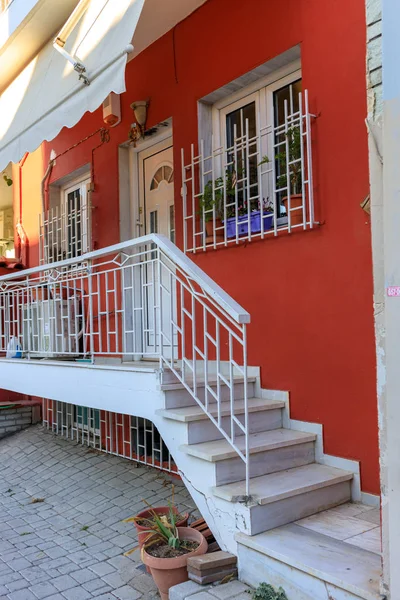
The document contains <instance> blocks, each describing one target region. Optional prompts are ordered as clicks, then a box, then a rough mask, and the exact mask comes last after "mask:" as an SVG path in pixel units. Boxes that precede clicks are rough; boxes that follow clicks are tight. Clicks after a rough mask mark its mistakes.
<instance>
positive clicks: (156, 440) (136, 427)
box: [42, 399, 178, 473]
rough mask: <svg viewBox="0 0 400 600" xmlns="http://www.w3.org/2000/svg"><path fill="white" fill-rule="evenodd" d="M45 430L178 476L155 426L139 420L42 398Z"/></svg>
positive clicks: (140, 418)
mask: <svg viewBox="0 0 400 600" xmlns="http://www.w3.org/2000/svg"><path fill="white" fill-rule="evenodd" d="M42 412H43V424H44V426H45V427H47V429H49V430H50V431H52V432H53V433H56V434H57V435H60V436H62V437H64V438H66V439H69V440H71V441H73V442H76V443H78V444H82V446H88V447H90V448H94V449H95V450H100V451H101V452H106V453H107V454H114V455H115V456H121V457H123V458H127V459H129V460H133V461H135V462H137V463H140V464H143V465H146V466H148V467H154V468H156V469H160V471H167V472H168V473H177V471H178V469H177V466H176V464H175V462H174V459H173V458H172V456H171V454H170V453H169V450H168V448H167V446H166V445H165V443H164V441H163V440H162V438H161V436H160V433H159V431H158V430H157V428H156V427H155V425H154V423H152V422H151V421H149V420H148V419H143V418H142V417H135V416H132V415H122V414H117V413H113V412H111V411H108V410H99V409H96V408H87V407H85V406H75V405H73V404H69V403H66V402H60V401H58V400H47V399H43V408H42Z"/></svg>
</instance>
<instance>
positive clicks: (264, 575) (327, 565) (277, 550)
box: [236, 524, 383, 600]
mask: <svg viewBox="0 0 400 600" xmlns="http://www.w3.org/2000/svg"><path fill="white" fill-rule="evenodd" d="M236 541H237V542H238V558H239V576H240V578H241V579H242V580H243V581H244V582H245V583H247V584H250V585H253V586H255V587H256V586H258V585H259V584H260V583H261V582H263V581H268V582H269V583H270V584H272V585H273V586H275V587H279V586H280V585H281V586H282V587H283V588H284V590H285V592H286V594H287V597H288V600H297V599H298V598H300V597H301V598H302V599H303V600H326V599H327V598H347V599H348V600H355V599H357V600H359V599H360V598H362V599H364V600H380V599H382V598H383V597H382V596H381V595H380V593H379V579H380V575H381V557H380V556H379V555H378V554H375V553H373V552H369V551H367V550H363V549H361V548H358V547H357V546H352V545H351V544H348V543H346V542H343V541H340V540H336V539H334V538H332V537H328V536H326V535H324V534H321V533H317V532H315V531H311V530H310V529H306V528H304V527H301V526H299V525H295V524H290V525H285V526H283V527H278V528H277V529H272V530H270V531H267V532H265V533H260V534H258V535H255V536H248V535H245V534H243V533H238V534H237V535H236Z"/></svg>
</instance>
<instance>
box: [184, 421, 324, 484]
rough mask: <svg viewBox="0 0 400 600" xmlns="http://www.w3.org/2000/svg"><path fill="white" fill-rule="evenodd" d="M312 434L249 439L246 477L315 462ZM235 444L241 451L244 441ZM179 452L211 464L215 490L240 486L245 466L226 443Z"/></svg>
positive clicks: (283, 432) (205, 444)
mask: <svg viewBox="0 0 400 600" xmlns="http://www.w3.org/2000/svg"><path fill="white" fill-rule="evenodd" d="M315 439H316V436H315V435H314V434H312V433H303V432H301V431H293V430H290V429H282V428H280V429H274V430H271V431H263V432H261V433H253V434H251V435H250V436H249V450H250V454H251V460H250V477H259V476H261V475H266V474H269V473H274V472H276V471H283V470H286V469H291V468H294V467H298V466H302V465H307V464H310V463H312V462H314V460H315V454H314V441H315ZM236 444H237V447H238V448H239V450H242V451H244V448H245V438H244V436H238V437H237V438H236ZM180 450H182V451H183V452H185V453H186V454H189V455H190V456H194V457H196V458H199V459H201V460H205V461H208V462H212V463H215V482H216V485H217V486H220V485H224V484H227V483H234V482H240V481H241V480H243V479H244V478H245V476H246V470H245V464H244V462H243V461H242V459H241V458H240V457H239V456H238V454H237V453H236V451H235V450H234V449H233V448H232V446H231V445H230V443H229V442H228V441H227V440H226V439H223V440H217V441H213V442H203V443H199V444H184V445H182V446H180Z"/></svg>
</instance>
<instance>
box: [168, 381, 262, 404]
mask: <svg viewBox="0 0 400 600" xmlns="http://www.w3.org/2000/svg"><path fill="white" fill-rule="evenodd" d="M255 383H256V378H255V377H248V378H247V397H248V398H254V396H255ZM187 384H188V385H189V387H191V386H192V385H193V382H192V381H191V380H188V381H187ZM207 385H208V387H210V388H211V389H212V390H213V391H214V392H216V390H217V380H216V378H215V377H211V378H210V379H209V380H208V382H207ZM160 389H161V390H162V391H163V392H164V395H165V408H168V409H169V408H182V407H185V406H197V402H196V400H195V399H194V398H193V396H192V395H191V393H190V392H189V391H188V390H187V389H186V388H185V386H184V385H183V384H182V383H180V382H173V383H162V384H161V385H160ZM244 390H245V386H244V379H243V377H235V378H234V399H235V400H242V399H243V398H244ZM205 394H206V384H205V381H204V380H201V379H199V380H198V381H197V395H198V398H199V399H200V400H201V401H202V402H203V401H204V399H205ZM220 397H221V401H222V402H223V401H227V402H228V401H230V399H231V390H230V389H229V387H228V386H227V385H225V384H223V383H221V385H220ZM208 398H209V401H210V402H212V401H214V402H215V399H214V398H213V396H212V394H211V393H210V392H208Z"/></svg>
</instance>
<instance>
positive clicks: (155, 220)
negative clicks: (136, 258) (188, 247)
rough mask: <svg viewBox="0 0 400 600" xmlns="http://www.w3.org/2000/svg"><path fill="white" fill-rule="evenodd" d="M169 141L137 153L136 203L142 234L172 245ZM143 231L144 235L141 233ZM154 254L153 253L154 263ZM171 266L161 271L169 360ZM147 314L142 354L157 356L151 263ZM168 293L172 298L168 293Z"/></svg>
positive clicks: (152, 266) (154, 283) (172, 300)
mask: <svg viewBox="0 0 400 600" xmlns="http://www.w3.org/2000/svg"><path fill="white" fill-rule="evenodd" d="M171 144H172V140H165V141H164V142H161V143H159V144H157V145H155V146H152V147H151V148H149V149H147V150H144V151H143V152H141V153H139V173H140V174H141V177H140V182H139V202H140V213H141V215H142V217H143V218H142V219H141V221H142V224H143V227H142V232H141V234H142V235H144V234H148V233H160V234H163V235H165V236H166V237H168V238H169V239H170V240H171V241H172V242H175V215H174V168H173V153H172V145H171ZM143 228H144V231H143ZM155 257H156V254H155V253H154V259H155ZM170 266H171V265H170V264H169V263H168V261H166V262H165V263H164V264H163V266H162V267H161V283H162V289H161V318H162V331H163V333H164V336H163V352H164V354H167V355H168V357H170V356H171V353H172V349H171V343H170V342H171V339H172V345H173V346H176V334H175V331H174V330H173V329H172V327H171V326H170V324H171V318H173V319H174V320H175V314H176V303H175V283H174V278H173V273H172V271H171V268H170ZM144 286H145V298H146V311H145V315H144V332H143V333H144V336H143V339H144V354H145V355H152V354H156V353H157V348H156V344H158V342H159V338H158V333H159V327H160V324H159V323H157V314H158V306H157V304H158V301H159V297H160V296H159V295H158V293H157V286H158V268H157V265H156V263H153V262H150V263H149V264H148V266H147V268H146V271H145V281H144ZM167 290H169V291H171V294H169V293H168V291H167Z"/></svg>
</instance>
